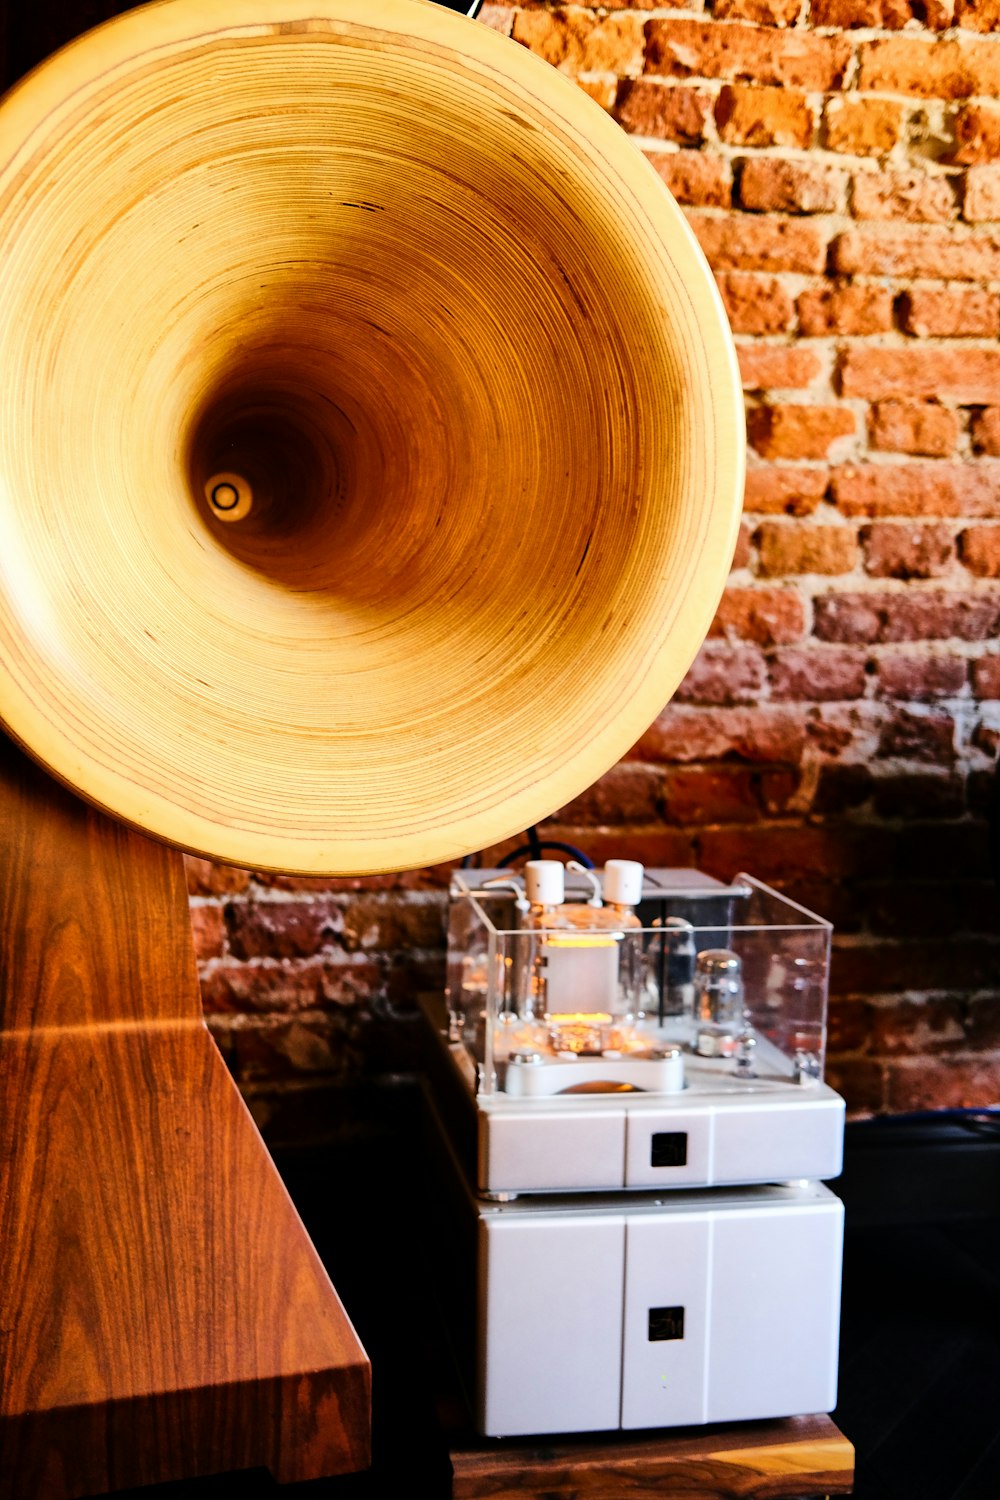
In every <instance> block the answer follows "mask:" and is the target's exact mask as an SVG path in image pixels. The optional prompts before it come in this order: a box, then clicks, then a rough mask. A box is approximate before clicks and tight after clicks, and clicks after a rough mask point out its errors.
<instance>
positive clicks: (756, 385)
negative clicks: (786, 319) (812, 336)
mask: <svg viewBox="0 0 1000 1500" xmlns="http://www.w3.org/2000/svg"><path fill="white" fill-rule="evenodd" d="M736 354H737V358H738V360H739V365H740V378H741V379H742V381H743V389H744V390H745V391H798V390H804V389H805V387H806V386H807V385H810V384H811V383H812V382H813V381H814V380H815V379H816V377H817V375H820V374H821V373H822V370H823V366H822V364H821V363H820V360H819V356H818V355H817V354H816V352H815V350H813V349H804V348H802V347H801V346H800V347H795V346H794V345H787V344H739V345H738V346H737V349H736Z"/></svg>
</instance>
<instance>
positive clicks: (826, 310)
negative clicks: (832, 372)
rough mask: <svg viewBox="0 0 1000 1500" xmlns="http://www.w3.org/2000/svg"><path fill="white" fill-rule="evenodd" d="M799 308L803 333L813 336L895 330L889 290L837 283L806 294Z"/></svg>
mask: <svg viewBox="0 0 1000 1500" xmlns="http://www.w3.org/2000/svg"><path fill="white" fill-rule="evenodd" d="M796 307H797V308H798V313H799V331H800V332H801V333H804V334H806V335H807V336H810V337H819V338H822V337H823V336H824V335H827V334H831V333H834V334H836V333H842V334H863V333H888V331H889V329H890V328H891V327H892V293H891V292H890V291H889V290H888V288H887V287H882V286H865V285H858V286H854V285H850V284H845V285H837V284H836V283H834V284H833V285H826V286H824V287H821V288H819V289H818V290H809V291H805V292H802V293H801V294H800V296H799V298H798V301H797V302H796ZM752 331H753V330H748V332H752Z"/></svg>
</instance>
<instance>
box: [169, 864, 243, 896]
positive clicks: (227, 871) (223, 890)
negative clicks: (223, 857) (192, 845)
mask: <svg viewBox="0 0 1000 1500" xmlns="http://www.w3.org/2000/svg"><path fill="white" fill-rule="evenodd" d="M184 872H185V875H186V877H187V888H188V892H189V894H190V895H192V896H229V895H233V894H235V893H237V892H239V891H245V890H246V889H247V888H248V886H249V885H250V872H249V870H238V869H236V867H235V866H233V865H218V864H215V863H214V862H213V861H212V860H210V859H199V858H198V857H197V856H196V855H194V854H185V856H184Z"/></svg>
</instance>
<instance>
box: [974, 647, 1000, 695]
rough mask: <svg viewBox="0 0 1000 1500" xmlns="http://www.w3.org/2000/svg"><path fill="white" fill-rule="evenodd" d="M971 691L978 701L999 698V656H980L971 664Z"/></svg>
mask: <svg viewBox="0 0 1000 1500" xmlns="http://www.w3.org/2000/svg"><path fill="white" fill-rule="evenodd" d="M972 691H973V693H974V694H975V696H976V697H977V698H979V699H983V698H1000V656H981V657H980V658H979V660H978V661H974V662H973V663H972Z"/></svg>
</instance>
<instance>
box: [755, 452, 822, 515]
mask: <svg viewBox="0 0 1000 1500" xmlns="http://www.w3.org/2000/svg"><path fill="white" fill-rule="evenodd" d="M827 478H828V476H827V471H826V470H825V469H803V468H791V467H789V468H780V467H776V466H773V465H770V464H755V465H754V466H753V467H752V468H749V469H747V476H746V487H745V490H744V499H743V504H744V507H745V509H746V510H748V511H751V512H753V513H755V514H757V515H767V516H782V515H783V516H811V515H812V514H813V512H814V511H815V510H816V507H817V506H818V505H819V502H820V501H821V500H822V498H823V496H824V495H825V494H826V486H827Z"/></svg>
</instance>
